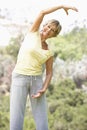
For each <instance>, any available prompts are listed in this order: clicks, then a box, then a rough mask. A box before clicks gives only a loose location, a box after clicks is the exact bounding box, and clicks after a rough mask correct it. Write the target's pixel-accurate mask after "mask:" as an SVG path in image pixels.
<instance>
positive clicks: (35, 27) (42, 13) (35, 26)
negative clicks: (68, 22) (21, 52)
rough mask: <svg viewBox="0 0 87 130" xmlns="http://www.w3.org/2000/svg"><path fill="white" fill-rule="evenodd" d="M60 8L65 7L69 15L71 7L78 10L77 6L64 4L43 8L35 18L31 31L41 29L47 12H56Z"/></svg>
mask: <svg viewBox="0 0 87 130" xmlns="http://www.w3.org/2000/svg"><path fill="white" fill-rule="evenodd" d="M59 9H64V11H65V12H66V14H67V15H68V10H70V9H71V10H74V11H76V12H78V9H77V8H75V7H71V6H64V5H61V6H55V7H51V8H48V9H45V10H42V11H40V13H39V15H38V16H37V18H36V19H35V21H34V22H33V24H32V26H31V28H30V31H31V32H36V31H37V30H38V29H39V27H40V24H41V22H42V21H43V18H44V16H45V15H47V14H50V13H52V12H55V11H57V10H59Z"/></svg>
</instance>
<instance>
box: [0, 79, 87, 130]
mask: <svg viewBox="0 0 87 130" xmlns="http://www.w3.org/2000/svg"><path fill="white" fill-rule="evenodd" d="M46 94H47V100H48V121H49V130H86V129H87V94H86V93H85V92H83V91H82V90H80V89H76V86H75V84H74V83H73V81H72V80H71V79H61V80H59V81H58V82H57V83H56V84H55V85H54V84H51V85H50V86H49V88H48V91H47V93H46ZM8 126H9V97H4V96H1V97H0V129H1V130H9V127H8ZM24 130H35V123H34V120H33V117H32V113H31V109H30V108H29V107H26V113H25V120H24Z"/></svg>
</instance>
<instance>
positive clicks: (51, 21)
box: [44, 19, 62, 36]
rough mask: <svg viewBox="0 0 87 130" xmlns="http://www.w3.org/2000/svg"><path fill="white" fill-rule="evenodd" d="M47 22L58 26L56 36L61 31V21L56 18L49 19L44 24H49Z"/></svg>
mask: <svg viewBox="0 0 87 130" xmlns="http://www.w3.org/2000/svg"><path fill="white" fill-rule="evenodd" d="M47 24H54V25H55V26H56V31H55V33H54V36H57V35H58V34H59V33H60V31H61V29H62V26H61V25H60V22H59V21H58V20H55V19H51V20H48V21H47V22H46V23H45V24H44V26H45V25H47Z"/></svg>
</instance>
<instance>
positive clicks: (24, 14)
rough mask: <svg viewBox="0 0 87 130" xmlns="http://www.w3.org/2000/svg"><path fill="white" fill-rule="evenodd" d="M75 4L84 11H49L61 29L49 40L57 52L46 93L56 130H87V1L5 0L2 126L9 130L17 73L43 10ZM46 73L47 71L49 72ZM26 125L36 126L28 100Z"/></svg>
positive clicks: (0, 59)
mask: <svg viewBox="0 0 87 130" xmlns="http://www.w3.org/2000/svg"><path fill="white" fill-rule="evenodd" d="M61 4H64V5H70V6H75V7H76V8H78V10H79V12H78V13H77V12H74V11H71V10H70V11H69V15H68V16H67V15H66V14H65V12H64V10H62V9H61V10H59V11H56V12H54V13H52V14H49V15H47V16H45V18H44V20H43V23H44V22H45V21H46V20H48V19H57V20H59V21H60V23H61V25H62V31H61V33H60V34H59V35H58V36H57V37H56V38H55V39H54V38H52V39H49V40H47V43H48V46H49V48H50V49H51V50H52V51H53V53H54V64H53V78H52V81H51V84H50V85H49V88H48V90H47V92H46V95H47V100H48V110H49V111H48V120H49V129H50V130H87V15H86V12H87V7H86V4H85V0H79V1H77V0H60V1H59V0H44V1H41V0H37V1H35V0H22V1H21V0H19V1H18V0H15V1H14V0H6V1H5V0H3V1H2V0H0V130H9V127H8V126H9V118H10V117H9V114H10V113H9V101H10V89H11V88H10V86H11V76H12V71H13V69H14V66H15V63H16V59H17V54H18V51H19V48H20V46H21V43H22V41H23V40H24V37H25V36H26V33H27V31H28V29H29V27H30V26H31V23H32V22H33V21H34V19H35V18H36V16H37V15H38V13H39V11H40V10H42V9H46V8H49V7H52V6H56V5H61ZM44 76H45V72H44V75H43V77H44ZM24 129H25V130H35V124H34V121H33V118H32V113H31V107H30V101H29V99H28V100H27V104H26V113H25V120H24Z"/></svg>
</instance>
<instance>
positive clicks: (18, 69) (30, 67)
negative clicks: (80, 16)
mask: <svg viewBox="0 0 87 130" xmlns="http://www.w3.org/2000/svg"><path fill="white" fill-rule="evenodd" d="M58 9H64V11H65V12H66V14H68V10H69V9H72V10H74V11H76V12H77V11H78V10H77V9H76V8H75V7H68V6H63V5H62V6H56V7H52V8H49V9H46V10H43V11H41V12H40V13H39V15H38V17H37V18H36V20H35V21H34V23H33V24H32V26H31V28H30V29H29V32H28V34H27V36H26V37H25V40H24V41H23V43H22V45H21V48H20V50H19V54H18V59H17V64H16V66H15V68H14V71H13V73H12V86H11V100H10V130H22V129H23V121H24V111H25V106H26V100H27V96H28V94H29V97H30V102H31V107H32V113H33V117H34V120H35V124H36V130H48V121H47V110H46V98H45V92H46V90H47V88H48V85H49V83H50V81H51V77H52V65H53V54H52V52H51V51H50V50H48V45H47V43H46V40H47V39H48V38H52V37H55V36H57V35H58V34H59V32H60V31H61V25H60V23H59V22H58V21H57V20H50V21H48V22H47V23H46V24H45V25H44V26H43V28H42V30H41V31H40V32H39V29H40V25H41V23H42V21H43V18H44V16H45V15H47V14H49V13H52V12H54V11H56V10H58ZM43 64H45V66H46V78H45V81H44V82H43V81H42V65H43Z"/></svg>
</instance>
